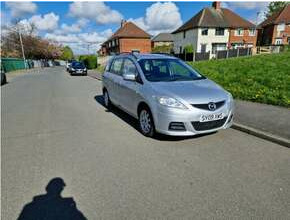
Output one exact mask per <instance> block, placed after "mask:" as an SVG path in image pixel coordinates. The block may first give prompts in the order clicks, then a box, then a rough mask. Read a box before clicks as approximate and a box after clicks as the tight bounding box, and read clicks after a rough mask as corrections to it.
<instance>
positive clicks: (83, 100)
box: [1, 67, 290, 220]
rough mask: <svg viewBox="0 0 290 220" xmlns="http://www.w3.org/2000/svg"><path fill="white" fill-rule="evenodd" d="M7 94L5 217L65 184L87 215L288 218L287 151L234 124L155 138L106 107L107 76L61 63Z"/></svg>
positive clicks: (14, 82)
mask: <svg viewBox="0 0 290 220" xmlns="http://www.w3.org/2000/svg"><path fill="white" fill-rule="evenodd" d="M1 91H2V120H1V124H2V145H1V146H2V149H1V153H2V155H1V162H2V169H1V171H2V218H3V219H17V217H18V216H19V214H20V212H21V210H22V208H23V206H24V205H25V204H27V203H29V202H31V201H32V198H33V197H34V196H37V195H40V194H44V193H45V187H46V185H47V183H48V182H49V180H51V179H52V178H54V177H61V178H62V179H63V180H64V182H65V183H66V187H65V189H64V191H63V193H62V196H63V197H73V199H74V201H75V202H76V205H77V208H78V209H79V210H80V211H81V212H82V213H83V215H84V216H85V217H86V218H87V219H106V220H108V219H116V220H120V219H134V220H135V219H138V220H141V219H174V220H176V219H290V187H289V186H290V149H288V148H285V147H282V146H279V145H276V144H273V143H271V142H268V141H265V140H262V139H259V138H257V137H254V136H250V135H248V134H245V133H242V132H239V131H236V130H233V129H228V130H224V131H220V132H217V133H214V134H210V135H206V136H201V137H197V138H168V137H164V136H160V137H159V138H158V139H150V138H146V137H144V136H142V135H141V134H140V133H139V132H138V131H137V130H136V122H135V121H134V120H133V119H132V118H131V117H129V116H128V115H126V114H125V113H122V112H121V111H119V110H114V111H113V112H108V111H107V110H106V109H105V108H104V107H103V105H102V98H101V82H100V81H98V80H96V79H92V78H90V77H85V76H73V77H72V76H69V75H68V74H67V73H66V72H65V71H64V68H62V67H54V68H45V69H43V70H38V71H32V72H31V73H27V74H24V75H22V76H17V77H15V78H13V79H11V80H10V82H9V83H8V84H7V85H5V86H3V87H1Z"/></svg>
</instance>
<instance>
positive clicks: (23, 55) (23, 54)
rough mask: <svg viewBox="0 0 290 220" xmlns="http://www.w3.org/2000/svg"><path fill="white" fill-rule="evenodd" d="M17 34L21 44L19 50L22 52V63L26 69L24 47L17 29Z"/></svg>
mask: <svg viewBox="0 0 290 220" xmlns="http://www.w3.org/2000/svg"><path fill="white" fill-rule="evenodd" d="M18 34H19V39H20V44H21V50H22V57H23V61H24V67H25V69H26V59H25V53H24V47H23V42H22V36H21V32H20V31H19V29H18Z"/></svg>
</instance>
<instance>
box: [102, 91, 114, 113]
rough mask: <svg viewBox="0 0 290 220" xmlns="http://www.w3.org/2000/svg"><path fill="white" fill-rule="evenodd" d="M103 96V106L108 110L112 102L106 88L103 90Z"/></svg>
mask: <svg viewBox="0 0 290 220" xmlns="http://www.w3.org/2000/svg"><path fill="white" fill-rule="evenodd" d="M103 97H104V104H105V107H106V108H107V109H108V110H110V109H112V102H111V100H110V96H109V93H108V91H107V90H106V89H105V90H104V93H103Z"/></svg>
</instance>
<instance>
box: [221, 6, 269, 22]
mask: <svg viewBox="0 0 290 220" xmlns="http://www.w3.org/2000/svg"><path fill="white" fill-rule="evenodd" d="M268 5H269V2H222V7H224V8H228V9H231V10H237V9H245V10H252V11H256V13H251V14H252V15H251V16H250V17H248V18H247V19H249V20H250V21H251V22H252V23H254V24H256V23H257V24H259V23H261V22H262V21H264V20H265V19H266V16H265V14H266V12H267V10H268V9H267V6H268Z"/></svg>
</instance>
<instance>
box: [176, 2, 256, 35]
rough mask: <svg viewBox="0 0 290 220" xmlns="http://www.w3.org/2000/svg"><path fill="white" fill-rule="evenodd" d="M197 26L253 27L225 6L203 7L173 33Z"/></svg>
mask: <svg viewBox="0 0 290 220" xmlns="http://www.w3.org/2000/svg"><path fill="white" fill-rule="evenodd" d="M197 27H222V28H227V27H228V28H238V27H240V28H254V27H255V25H254V24H253V23H251V22H249V21H247V20H246V19H244V18H242V17H240V16H239V15H237V14H236V13H234V12H233V11H231V10H229V9H227V8H221V9H215V8H213V7H208V8H204V9H202V10H201V11H199V12H198V13H197V14H196V15H195V16H193V17H192V18H191V19H190V20H188V21H187V22H185V23H184V24H183V25H182V26H181V27H180V28H178V29H177V30H175V31H174V32H173V34H174V33H178V32H181V31H185V30H189V29H193V28H197Z"/></svg>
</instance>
